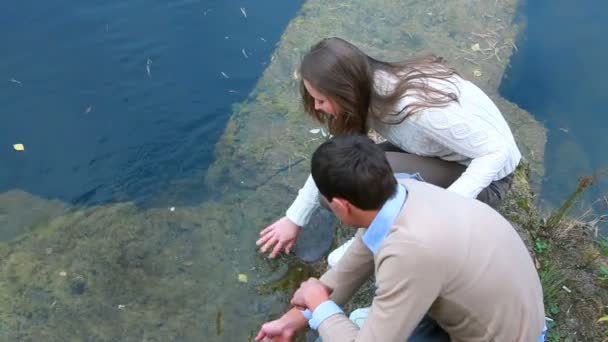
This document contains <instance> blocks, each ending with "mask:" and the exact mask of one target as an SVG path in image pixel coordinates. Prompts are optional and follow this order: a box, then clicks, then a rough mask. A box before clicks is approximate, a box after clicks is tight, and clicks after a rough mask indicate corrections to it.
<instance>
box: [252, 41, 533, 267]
mask: <svg viewBox="0 0 608 342" xmlns="http://www.w3.org/2000/svg"><path fill="white" fill-rule="evenodd" d="M300 75H301V77H302V82H301V93H302V99H303V102H304V109H305V111H306V112H307V113H308V114H309V115H311V116H312V117H313V118H315V119H316V120H318V121H319V122H321V123H322V124H325V125H327V127H328V128H329V132H330V133H331V134H333V135H336V134H341V133H366V132H367V131H368V130H369V129H370V128H371V129H374V130H375V131H376V132H378V133H379V134H380V135H381V136H383V137H384V138H385V139H386V140H387V141H386V142H384V143H382V145H381V146H382V147H383V149H384V150H385V151H386V153H387V157H388V159H389V161H390V162H391V166H392V167H393V170H394V172H396V173H397V172H406V173H418V174H420V176H421V177H422V178H423V179H424V180H425V181H427V182H429V183H432V184H435V185H438V186H441V187H444V188H447V189H448V190H451V191H454V192H456V193H459V194H461V195H463V196H466V197H471V198H477V199H478V200H480V201H482V202H485V203H487V204H489V205H491V206H495V205H496V204H497V203H498V202H499V201H500V200H501V199H502V198H503V197H504V195H505V193H506V192H507V191H508V190H509V188H510V186H511V183H512V180H513V172H514V171H515V168H516V167H517V165H518V164H519V161H520V159H521V153H520V151H519V149H518V148H517V145H516V144H515V139H514V138H513V134H512V133H511V130H510V128H509V126H508V124H507V123H506V121H505V120H504V118H503V116H502V115H501V113H500V111H499V110H498V108H497V107H496V105H495V104H494V103H493V102H492V100H490V98H489V97H488V96H487V95H486V94H485V93H484V92H483V91H482V90H481V89H479V88H478V87H477V86H475V85H474V84H473V83H471V82H469V81H466V80H464V79H463V78H462V77H460V75H458V73H457V72H456V71H454V70H453V69H452V68H450V67H449V66H447V65H446V64H445V63H444V61H443V59H442V58H439V57H435V56H428V57H419V58H412V59H407V60H404V61H401V62H396V63H388V62H383V61H380V60H376V59H374V58H372V57H370V56H368V55H366V54H365V53H363V52H362V51H361V50H360V49H359V48H357V47H356V46H354V45H352V44H351V43H349V42H347V41H345V40H343V39H340V38H328V39H324V40H322V41H320V42H319V43H317V44H316V45H314V46H313V47H312V48H311V49H310V51H309V52H308V53H307V54H306V55H305V56H304V58H303V60H302V63H301V66H300ZM318 204H319V200H318V190H317V188H316V186H315V184H314V181H313V180H312V178H311V177H309V178H308V180H307V181H306V183H305V184H304V187H303V188H302V189H300V191H299V193H298V196H297V198H296V200H295V201H294V202H293V204H292V205H291V207H289V209H288V210H287V213H286V216H285V217H283V218H281V219H279V220H278V221H276V222H275V223H273V224H271V225H270V226H268V227H266V228H265V229H264V230H262V231H261V232H260V235H261V237H260V239H259V240H258V241H257V245H258V246H262V247H261V251H262V252H266V251H267V250H269V249H270V248H272V252H271V257H274V256H276V255H277V254H278V253H279V252H280V251H281V250H285V252H286V253H289V252H290V251H291V249H292V248H293V246H294V244H295V242H296V239H297V237H298V234H299V233H300V227H302V226H303V225H305V224H306V223H307V222H308V220H309V218H310V215H311V213H312V212H313V211H314V210H315V208H316V207H317V206H318ZM438 210H440V208H438Z"/></svg>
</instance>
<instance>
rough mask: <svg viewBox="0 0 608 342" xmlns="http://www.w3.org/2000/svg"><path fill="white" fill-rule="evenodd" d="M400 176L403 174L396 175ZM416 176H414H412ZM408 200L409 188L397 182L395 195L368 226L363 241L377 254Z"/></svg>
mask: <svg viewBox="0 0 608 342" xmlns="http://www.w3.org/2000/svg"><path fill="white" fill-rule="evenodd" d="M396 176H397V177H398V178H403V177H399V176H401V175H396ZM411 178H414V177H411ZM406 200H407V189H406V188H405V186H404V185H403V184H397V189H396V191H395V194H394V195H393V197H391V198H389V199H388V200H387V201H386V202H385V203H384V205H383V206H382V208H381V209H380V211H379V212H378V214H377V215H376V217H375V218H374V220H373V221H372V223H371V224H370V225H369V227H368V228H367V231H366V232H365V233H364V234H363V237H362V239H363V243H364V244H365V245H366V246H367V248H369V249H370V250H371V251H372V253H374V254H376V253H377V252H378V248H380V245H381V244H382V242H383V241H384V239H385V238H386V236H387V235H388V232H389V231H390V229H391V226H392V225H393V222H395V219H396V218H397V215H399V213H400V212H401V208H403V206H404V205H405V201H406Z"/></svg>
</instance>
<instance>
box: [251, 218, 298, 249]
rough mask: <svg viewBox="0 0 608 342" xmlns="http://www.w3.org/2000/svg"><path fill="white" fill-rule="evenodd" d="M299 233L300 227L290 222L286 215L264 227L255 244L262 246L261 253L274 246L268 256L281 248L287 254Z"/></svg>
mask: <svg viewBox="0 0 608 342" xmlns="http://www.w3.org/2000/svg"><path fill="white" fill-rule="evenodd" d="M299 234H300V227H299V226H297V225H296V224H295V223H293V222H291V220H290V219H288V218H287V217H283V218H281V219H279V220H277V221H276V222H275V223H273V224H271V225H270V226H268V227H266V228H264V230H262V231H261V232H260V235H261V237H260V238H259V239H258V241H256V243H255V244H256V245H257V246H262V248H261V249H260V250H261V251H262V253H266V251H267V250H268V249H270V248H272V246H274V248H273V249H272V252H271V253H270V257H271V258H274V257H275V256H277V254H279V252H280V251H281V250H283V249H284V250H285V253H287V254H289V252H291V249H292V248H293V246H294V245H295V243H296V240H297V239H298V235H299Z"/></svg>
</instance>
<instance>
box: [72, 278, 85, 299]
mask: <svg viewBox="0 0 608 342" xmlns="http://www.w3.org/2000/svg"><path fill="white" fill-rule="evenodd" d="M86 288H87V283H86V281H85V280H84V278H82V277H76V278H74V279H72V280H71V281H70V292H71V293H72V294H73V295H76V296H80V295H82V294H83V293H84V291H85V290H86Z"/></svg>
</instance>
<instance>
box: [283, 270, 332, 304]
mask: <svg viewBox="0 0 608 342" xmlns="http://www.w3.org/2000/svg"><path fill="white" fill-rule="evenodd" d="M330 293H331V289H330V288H329V287H327V286H325V284H323V283H322V282H321V281H319V279H316V278H309V279H308V280H307V281H305V282H303V283H302V284H300V288H299V289H298V290H297V291H296V293H294V294H293V298H292V299H291V304H292V305H294V306H295V307H297V308H307V309H309V310H310V311H315V309H316V308H317V306H319V304H321V303H323V302H324V301H326V300H328V299H329V294H330Z"/></svg>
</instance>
